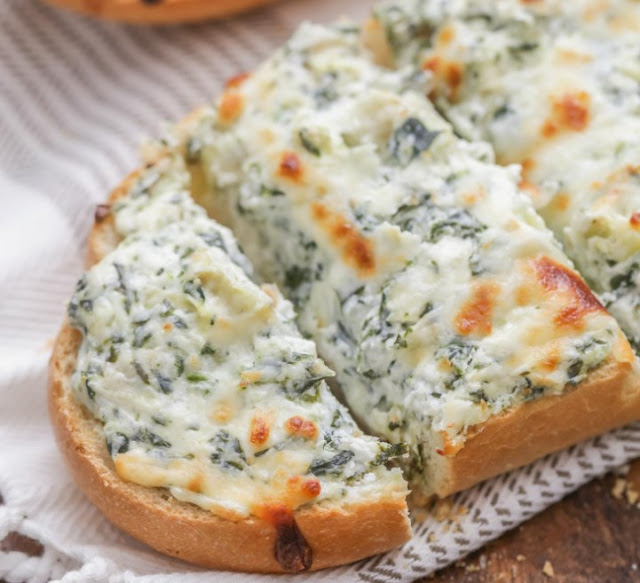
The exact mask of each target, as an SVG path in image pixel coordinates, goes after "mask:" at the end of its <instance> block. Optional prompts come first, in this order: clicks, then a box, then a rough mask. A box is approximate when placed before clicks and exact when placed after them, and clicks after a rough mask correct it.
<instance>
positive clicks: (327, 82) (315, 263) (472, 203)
mask: <svg viewBox="0 0 640 583" xmlns="http://www.w3.org/2000/svg"><path fill="white" fill-rule="evenodd" d="M429 83H430V76H429V75H428V74H426V73H425V72H423V71H421V70H417V69H416V68H415V67H414V66H411V65H409V66H407V67H401V68H398V69H397V70H395V71H391V70H384V69H382V68H379V67H376V66H375V65H373V64H372V62H371V60H370V59H368V57H367V55H366V54H365V53H363V52H362V50H361V48H360V45H359V30H358V29H356V28H350V27H344V26H343V27H335V28H326V27H320V26H313V25H304V26H303V27H302V28H301V29H300V30H299V31H298V32H297V33H296V34H295V35H294V37H293V38H292V39H291V40H290V41H289V42H288V43H287V44H286V45H285V46H284V47H283V48H281V49H280V50H278V51H277V52H276V53H275V54H274V55H273V56H272V57H271V58H270V59H269V60H267V61H266V63H265V64H263V65H262V66H261V67H260V68H259V69H258V70H257V71H256V72H255V73H254V74H251V75H245V76H242V77H239V78H235V79H233V80H232V82H231V83H229V85H228V86H227V88H226V90H225V92H224V93H223V95H222V96H221V98H220V99H219V100H218V101H217V103H216V104H214V105H213V106H212V107H210V108H208V109H206V110H204V111H203V112H201V114H200V122H199V124H197V127H196V128H195V130H194V131H193V133H192V135H191V137H190V139H189V141H188V143H187V148H186V151H187V160H188V162H189V165H190V168H191V171H192V173H193V175H194V176H198V179H199V180H200V181H202V180H204V181H205V183H206V184H208V190H209V191H210V193H209V195H208V196H209V197H210V200H209V205H210V206H211V207H214V208H216V209H219V211H218V212H219V213H220V214H221V215H222V216H224V217H225V219H226V220H227V221H228V222H229V223H230V224H231V225H232V227H233V229H234V231H235V233H236V235H237V236H238V238H239V240H240V241H241V243H242V245H243V247H244V249H245V250H246V252H247V255H248V256H249V257H250V258H251V260H252V261H253V263H254V265H256V266H257V267H258V268H259V270H260V273H261V275H262V276H263V277H264V278H265V280H268V281H275V282H277V283H278V284H279V285H280V286H281V289H282V290H283V292H284V293H285V295H286V296H287V297H289V298H290V299H291V300H292V301H293V303H294V305H295V306H296V308H297V310H298V312H299V318H298V322H299V325H300V327H301V329H302V331H303V332H304V333H306V334H308V335H309V336H310V337H311V338H312V339H313V340H315V342H316V343H317V345H318V350H319V352H320V354H322V355H323V357H324V358H326V359H327V361H328V362H330V363H331V365H332V366H333V367H335V368H336V370H337V378H338V381H339V383H340V386H341V388H342V390H343V392H344V394H345V397H346V400H347V402H348V404H349V406H350V407H351V409H352V410H353V411H354V412H355V414H356V415H357V416H359V417H361V418H362V419H364V420H365V421H366V423H367V425H368V426H369V427H370V428H371V429H372V430H373V431H374V432H376V433H377V434H379V435H381V436H384V437H385V438H386V439H388V440H390V441H392V442H396V443H398V442H407V443H408V444H409V446H410V448H411V453H412V457H411V460H412V461H411V467H410V468H409V474H410V476H411V478H412V481H413V483H414V485H415V486H417V487H418V488H422V489H423V490H424V491H425V492H427V493H429V492H431V491H432V488H433V485H432V481H433V476H431V475H430V471H431V469H430V467H431V466H432V465H434V466H435V464H431V463H430V460H432V461H433V460H434V459H436V458H437V456H439V455H440V456H442V455H445V456H447V455H454V454H455V453H456V452H457V451H458V450H459V449H460V448H461V447H462V446H463V444H464V441H465V435H466V432H467V429H468V428H469V427H471V426H474V425H477V424H481V423H483V422H484V421H486V420H487V419H489V418H490V417H491V416H493V415H496V414H498V413H500V412H502V411H505V410H507V409H509V408H511V407H514V406H517V405H519V404H521V403H524V402H526V401H530V400H534V399H537V398H539V397H542V396H543V395H557V394H560V393H562V392H563V391H564V389H565V387H566V386H567V385H576V384H578V383H580V382H581V381H582V380H583V379H585V378H586V376H587V375H588V374H589V373H590V371H593V370H594V369H596V368H598V367H600V366H601V365H602V364H603V363H605V362H611V361H615V360H618V359H619V360H622V361H625V362H627V361H628V360H629V359H630V358H631V356H630V355H629V346H628V344H627V343H626V341H625V340H624V338H623V335H622V333H621V331H620V329H619V327H618V325H617V324H616V322H615V320H614V319H613V318H612V317H611V316H610V315H609V314H608V313H607V312H606V311H605V309H604V308H603V307H602V305H601V304H600V303H599V301H598V300H597V299H596V298H595V297H594V296H593V294H592V293H591V292H590V291H589V289H588V288H587V286H586V284H585V283H584V282H583V281H582V279H581V278H580V277H579V276H578V275H577V273H576V272H575V271H574V270H573V268H572V265H571V263H570V262H569V260H568V259H567V257H566V256H565V255H564V253H563V251H562V250H561V248H560V246H559V245H558V243H557V242H556V241H555V240H554V238H553V235H552V234H551V232H550V231H549V230H547V229H546V228H545V226H544V224H543V222H542V219H541V218H540V217H539V216H538V215H537V214H536V212H535V211H534V208H533V205H532V203H531V200H530V199H529V198H528V197H527V196H526V194H525V193H524V191H523V189H522V188H519V182H520V177H519V169H518V168H517V167H515V166H513V167H507V168H503V167H500V166H497V165H496V164H494V163H493V158H492V152H491V150H490V148H489V147H487V146H486V145H484V144H480V143H469V142H466V141H464V140H461V139H459V138H458V137H456V135H455V134H454V133H453V131H452V129H451V127H450V126H449V125H448V123H446V122H445V121H444V120H443V119H442V118H441V117H440V115H438V114H437V113H436V111H435V110H434V108H433V106H432V105H431V104H430V103H429V102H428V100H426V99H425V97H424V95H425V93H426V92H427V91H428V89H429V87H430V84H429Z"/></svg>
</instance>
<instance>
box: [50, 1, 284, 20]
mask: <svg viewBox="0 0 640 583" xmlns="http://www.w3.org/2000/svg"><path fill="white" fill-rule="evenodd" d="M47 1H48V2H49V3H50V4H53V5H55V6H58V7H60V8H66V9H68V10H73V11H74V12H80V13H81V14H87V15H89V16H93V17H96V18H104V19H106V20H119V21H122V22H131V23H135V24H176V23H178V22H196V21H198V20H207V19H211V18H222V17H224V16H230V15H231V14H237V13H239V12H244V11H246V10H249V9H251V8H255V7H257V6H262V5H264V4H268V3H269V2H272V1H273V0H231V1H229V0H168V1H165V2H157V3H152V2H143V1H142V0H92V1H90V2H89V1H87V0H47Z"/></svg>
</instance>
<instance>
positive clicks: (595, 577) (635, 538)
mask: <svg viewBox="0 0 640 583" xmlns="http://www.w3.org/2000/svg"><path fill="white" fill-rule="evenodd" d="M629 483H630V484H635V490H636V491H638V492H640V460H639V461H637V462H636V463H635V464H634V466H633V468H632V472H630V474H629ZM614 490H615V493H616V495H618V494H619V497H616V496H614V495H613V493H612V492H614ZM0 503H1V499H0ZM0 549H2V550H20V551H22V552H25V553H27V554H28V555H30V556H40V555H42V553H43V551H44V549H43V547H42V545H41V544H40V543H38V542H37V541H34V540H33V539H30V538H29V537H26V536H24V535H21V534H19V533H10V534H9V535H8V536H7V537H6V538H5V539H4V540H3V541H0ZM547 561H548V563H549V564H550V565H551V567H552V569H553V576H550V571H549V569H548V568H547V574H545V572H543V569H544V567H545V563H546V562H547ZM300 581H301V582H302V581H304V575H303V576H301V577H300ZM0 583H6V582H5V581H2V580H0ZM419 583H640V508H638V507H637V503H636V505H635V506H633V505H631V504H630V503H629V501H628V500H627V498H626V497H625V494H624V492H623V491H622V490H621V488H620V483H618V488H617V489H616V478H615V477H613V476H607V477H606V478H604V479H601V480H594V481H593V482H591V483H589V484H586V485H585V486H583V487H582V488H580V489H579V490H578V491H577V492H575V493H574V494H572V495H570V496H568V497H567V498H565V499H564V500H562V501H561V502H558V503H557V504H555V505H553V506H551V507H549V508H548V509H547V510H545V511H544V512H542V513H541V514H539V515H538V516H536V517H534V518H532V519H531V520H530V521H528V522H527V523H526V524H524V525H523V526H520V527H519V528H516V529H515V530H513V531H511V532H509V533H507V534H505V535H503V536H502V537H501V538H499V539H498V540H497V541H495V542H493V543H491V544H490V545H488V546H487V547H485V548H484V549H482V550H480V551H478V552H476V553H474V554H473V555H471V556H470V557H468V558H467V559H465V560H464V561H461V562H460V563H459V564H458V565H455V566H451V567H449V568H447V569H443V570H442V571H440V572H438V573H436V574H435V575H432V576H431V577H427V578H424V579H421V580H420V581H419Z"/></svg>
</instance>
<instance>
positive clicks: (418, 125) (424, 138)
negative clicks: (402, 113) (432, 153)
mask: <svg viewBox="0 0 640 583" xmlns="http://www.w3.org/2000/svg"><path fill="white" fill-rule="evenodd" d="M439 134H440V132H439V131H430V130H428V129H427V128H426V127H424V125H423V123H422V122H421V121H420V120H419V119H417V118H415V117H410V118H408V119H407V120H405V122H404V123H403V124H402V125H401V126H400V127H399V128H398V129H396V130H395V132H393V135H392V136H391V139H390V140H389V151H390V152H391V154H392V155H393V157H394V158H395V159H396V160H397V161H398V162H399V163H400V164H402V165H403V166H406V165H407V164H409V162H411V161H412V160H413V159H414V158H416V157H417V156H419V155H420V154H421V153H422V152H424V151H426V150H428V149H429V148H430V147H431V144H432V143H433V141H434V140H435V139H436V137H438V135H439Z"/></svg>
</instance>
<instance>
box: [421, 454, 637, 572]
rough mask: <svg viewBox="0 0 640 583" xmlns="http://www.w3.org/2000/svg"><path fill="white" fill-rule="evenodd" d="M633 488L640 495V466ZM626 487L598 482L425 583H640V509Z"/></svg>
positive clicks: (631, 480)
mask: <svg viewBox="0 0 640 583" xmlns="http://www.w3.org/2000/svg"><path fill="white" fill-rule="evenodd" d="M628 484H630V485H631V484H633V485H634V487H635V491H636V492H640V460H638V461H636V462H635V464H634V465H633V466H632V471H631V472H630V473H629V476H628ZM616 485H617V486H618V487H617V488H616ZM621 485H624V483H621V482H617V480H616V478H615V477H614V476H607V477H606V478H604V479H601V480H594V481H593V482H590V483H589V484H586V485H585V486H583V487H582V488H580V489H579V490H578V491H577V492H575V493H573V494H571V495H570V496H568V497H567V498H565V499H564V500H562V501H561V502H558V503H557V504H554V505H553V506H551V507H549V508H547V510H545V511H544V512H542V513H541V514H538V515H537V516H535V517H534V518H532V519H531V520H529V521H528V522H526V523H525V524H523V525H522V526H520V527H518V528H516V529H514V530H513V531H511V532H508V533H507V534H505V535H503V536H502V537H500V538H499V539H498V540H496V541H495V542H493V543H491V544H489V545H488V546H486V547H485V548H484V549H481V550H480V551H477V552H476V553H474V554H473V555H471V556H469V557H467V559H465V560H464V561H462V562H460V563H459V564H458V565H456V566H451V567H448V568H447V569H443V570H442V571H440V572H438V573H437V574H436V575H434V576H432V577H427V578H425V579H421V580H420V583H525V582H526V583H640V508H638V506H637V505H638V503H637V502H636V505H635V506H634V505H632V504H630V503H629V501H628V499H627V497H626V496H625V492H623V491H622V489H621V488H620V486H621ZM614 490H615V494H616V496H619V498H618V497H616V496H614V494H613V492H614ZM631 499H632V500H633V496H631ZM547 561H548V562H549V564H550V565H551V568H552V570H553V576H550V574H551V571H549V569H548V568H547V573H548V574H545V573H544V571H543V569H544V567H545V563H546V562H547Z"/></svg>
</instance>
